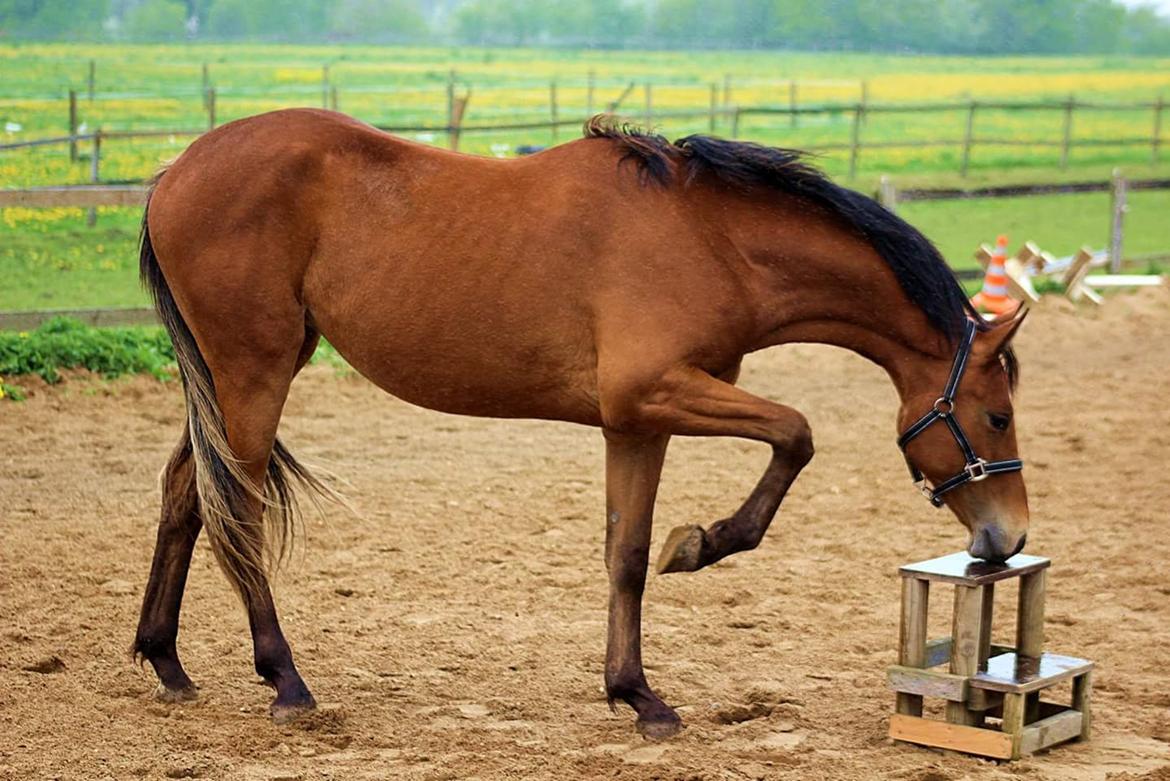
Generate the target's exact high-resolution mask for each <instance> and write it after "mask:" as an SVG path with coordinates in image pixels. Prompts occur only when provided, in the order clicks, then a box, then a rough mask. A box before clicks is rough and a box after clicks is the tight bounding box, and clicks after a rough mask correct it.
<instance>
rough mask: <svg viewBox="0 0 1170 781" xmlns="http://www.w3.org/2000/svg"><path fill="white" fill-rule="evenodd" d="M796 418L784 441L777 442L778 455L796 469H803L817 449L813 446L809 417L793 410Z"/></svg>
mask: <svg viewBox="0 0 1170 781" xmlns="http://www.w3.org/2000/svg"><path fill="white" fill-rule="evenodd" d="M793 415H794V418H793V420H792V423H791V425H790V426H789V427H788V431H786V432H785V434H786V436H785V437H784V438H783V441H782V442H779V443H777V444H776V455H777V456H779V457H782V458H784V459H785V460H786V461H788V462H789V463H791V464H792V465H793V466H794V467H795V468H796V469H798V470H799V469H803V468H804V467H805V466H806V465H808V462H809V461H812V457H813V454H814V453H815V452H816V449H815V448H814V447H813V435H812V427H811V426H809V424H808V419H807V418H806V417H805V416H804V415H802V414H800V413H799V412H796V411H795V410H793Z"/></svg>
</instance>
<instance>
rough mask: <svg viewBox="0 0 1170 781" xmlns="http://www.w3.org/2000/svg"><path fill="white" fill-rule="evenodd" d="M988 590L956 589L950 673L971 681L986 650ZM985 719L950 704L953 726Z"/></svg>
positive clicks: (977, 722)
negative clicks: (984, 605)
mask: <svg viewBox="0 0 1170 781" xmlns="http://www.w3.org/2000/svg"><path fill="white" fill-rule="evenodd" d="M985 588H986V586H974V587H970V586H957V587H956V588H955V615H954V619H953V622H952V631H951V637H952V638H953V639H954V645H953V646H952V648H951V665H950V672H951V674H952V675H957V676H962V677H964V678H969V677H970V676H972V675H974V674H975V673H977V672H978V671H979V653H980V651H982V650H983V595H984V589H985ZM982 720H983V717H982V715H981V714H979V713H978V712H976V711H971V710H969V709H968V708H967V705H966V703H963V702H948V703H947V721H949V722H951V723H952V724H968V725H976V724H979V723H981V722H982Z"/></svg>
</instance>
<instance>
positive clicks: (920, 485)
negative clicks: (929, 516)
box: [914, 477, 934, 502]
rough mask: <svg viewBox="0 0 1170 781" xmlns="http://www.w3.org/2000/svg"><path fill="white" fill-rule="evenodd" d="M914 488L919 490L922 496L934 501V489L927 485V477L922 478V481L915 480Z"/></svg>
mask: <svg viewBox="0 0 1170 781" xmlns="http://www.w3.org/2000/svg"><path fill="white" fill-rule="evenodd" d="M914 487H915V488H917V489H918V492H919V493H920V494H922V495H923V496H925V497H926V498H927V499H929V500H931V501H932V502H933V501H934V489H933V488H931V487H930V486H929V485H927V484H926V478H925V477H924V478H922V479H921V480H915V481H914Z"/></svg>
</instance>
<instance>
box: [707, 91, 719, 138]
mask: <svg viewBox="0 0 1170 781" xmlns="http://www.w3.org/2000/svg"><path fill="white" fill-rule="evenodd" d="M718 111H719V87H718V86H716V84H715V82H711V108H710V109H709V110H708V113H707V132H708V133H712V134H714V133H715V114H716V112H718Z"/></svg>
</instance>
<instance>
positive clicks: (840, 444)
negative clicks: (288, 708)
mask: <svg viewBox="0 0 1170 781" xmlns="http://www.w3.org/2000/svg"><path fill="white" fill-rule="evenodd" d="M1168 330H1170V295H1168V294H1167V292H1166V291H1147V292H1146V293H1143V294H1140V295H1135V296H1131V297H1124V298H1116V299H1113V300H1111V301H1110V302H1109V304H1108V305H1107V307H1105V309H1104V311H1103V312H1100V313H1082V314H1079V315H1078V314H1074V313H1073V312H1072V311H1071V309H1070V307H1069V306H1068V305H1065V304H1064V303H1062V302H1059V301H1054V302H1052V303H1050V304H1049V305H1047V306H1046V307H1045V309H1044V310H1043V311H1040V312H1037V313H1036V314H1035V315H1033V318H1032V321H1031V322H1030V323H1029V324H1028V327H1026V328H1025V329H1024V333H1023V334H1022V335H1021V336H1020V338H1019V340H1018V342H1019V344H1018V347H1019V352H1020V354H1021V360H1022V364H1023V369H1024V375H1023V385H1022V388H1021V391H1020V394H1019V397H1018V404H1017V411H1018V416H1019V421H1020V430H1021V437H1022V443H1021V444H1022V453H1023V456H1024V458H1025V459H1026V460H1027V472H1026V475H1027V480H1028V484H1029V489H1030V493H1031V502H1032V510H1033V519H1032V531H1031V533H1030V535H1029V538H1030V540H1031V542H1030V545H1029V552H1031V553H1039V554H1043V555H1047V556H1050V557H1051V558H1052V559H1053V560H1054V565H1053V569H1052V571H1051V577H1050V581H1049V600H1048V614H1049V619H1050V620H1049V637H1050V642H1049V647H1050V648H1051V649H1052V650H1056V651H1060V652H1064V653H1069V654H1073V655H1078V656H1084V657H1087V658H1090V659H1093V660H1095V661H1096V662H1097V663H1098V664H1099V666H1100V669H1099V672H1098V676H1097V680H1096V690H1095V695H1094V697H1095V699H1094V706H1095V711H1096V735H1095V737H1094V738H1093V740H1092V741H1090V742H1088V743H1081V744H1073V745H1068V746H1065V747H1061V748H1058V749H1056V750H1053V751H1051V752H1047V753H1044V754H1041V755H1038V756H1035V757H1032V758H1029V759H1026V760H1023V761H1020V762H1017V763H1011V764H999V763H995V762H990V761H983V760H979V759H974V758H970V757H964V756H960V755H955V754H948V753H943V752H936V751H931V750H927V749H922V748H916V747H912V746H907V745H901V744H894V743H892V742H891V741H890V740H888V739H887V738H886V736H885V730H886V720H887V716H888V714H889V713H890V711H891V708H892V702H893V697H892V695H891V693H890V692H888V691H887V690H886V689H885V674H884V671H885V668H886V666H887V665H888V664H890V663H892V662H893V660H894V651H893V648H894V645H895V642H896V638H897V614H898V588H899V586H898V578H897V576H896V568H897V566H898V565H899V564H902V563H905V562H909V561H915V560H919V559H924V558H928V557H931V556H934V555H939V554H943V553H948V552H951V551H954V550H958V549H960V548H961V547H962V546H963V545H964V544H965V533H964V531H963V530H962V528H961V527H960V526H959V524H958V523H957V522H956V521H955V520H954V519H953V517H952V516H950V514H949V513H947V512H945V511H935V510H932V509H931V508H930V507H929V506H928V505H927V503H926V502H924V501H922V499H921V498H920V497H919V496H917V495H916V494H915V493H914V492H913V491H912V489H911V486H910V485H909V481H908V480H907V479H906V475H905V472H904V467H903V465H902V463H901V461H900V457H899V454H898V451H897V448H896V447H895V445H894V433H895V432H894V430H893V428H894V426H893V413H894V410H895V397H894V393H893V390H892V388H891V387H890V385H889V383H888V382H887V380H886V378H885V376H884V375H883V374H882V373H881V372H880V371H879V370H878V369H876V368H875V367H873V366H871V365H869V364H867V363H865V362H864V361H862V360H861V359H859V358H856V357H855V356H852V355H850V354H847V353H844V352H841V351H836V350H832V349H828V348H821V347H817V346H797V347H790V348H782V349H778V350H774V351H771V352H769V353H766V354H763V355H759V356H753V357H752V358H751V359H749V362H748V364H747V366H746V372H745V376H744V378H743V384H744V385H745V386H746V387H748V388H750V389H753V390H755V391H757V392H759V393H761V394H763V395H766V396H768V397H770V398H774V399H777V400H783V401H785V402H787V403H790V404H793V405H795V406H796V407H798V408H800V409H801V410H803V411H804V412H805V413H806V414H807V415H808V417H809V418H810V419H811V421H812V423H813V429H814V431H815V433H816V438H817V445H818V454H817V457H816V458H815V459H814V461H813V463H812V464H811V465H810V467H809V468H808V469H807V470H806V472H805V474H804V475H803V476H802V477H801V478H800V480H798V481H797V484H796V486H795V488H794V489H793V491H792V493H791V494H790V496H789V498H788V500H787V503H786V504H785V505H784V507H783V509H782V510H781V515H780V517H779V519H778V520H777V522H776V523H775V524H774V526H773V528H772V531H771V532H770V534H769V536H768V538H767V539H766V540H765V542H764V544H763V545H762V546H761V548H760V549H759V550H757V551H754V552H751V553H747V554H742V555H740V556H738V557H733V559H732V560H728V561H727V562H725V563H722V564H720V565H718V566H716V567H713V568H711V569H709V570H706V571H703V572H701V573H697V574H687V575H670V576H664V577H655V576H652V577H651V579H650V583H649V586H648V589H647V594H646V605H647V608H646V649H645V652H646V659H647V662H648V665H649V673H648V674H649V676H650V679H651V682H652V683H653V684H655V685H656V686H657V687H658V689H659V691H660V692H661V693H662V694H663V695H664V697H665V698H666V699H667V701H668V702H670V703H672V704H675V705H677V706H680V711H681V713H682V714H683V716H684V718H685V719H686V721H687V724H688V729H687V730H686V731H685V732H683V733H682V734H681V735H680V736H678V737H677V738H675V739H672V740H670V741H668V742H665V743H659V744H653V743H646V742H644V741H642V740H641V738H639V737H638V736H637V735H636V733H635V732H634V730H633V717H632V712H631V711H630V710H628V709H626V708H624V707H623V708H622V709H621V710H619V712H618V713H617V714H616V715H615V714H611V713H610V711H609V710H608V709H607V708H606V705H605V700H604V696H603V692H602V686H601V682H602V659H603V651H604V638H605V631H604V626H605V624H604V622H605V602H606V585H605V584H606V580H605V575H604V569H603V565H602V560H601V550H602V535H603V517H604V510H603V485H602V448H601V439H600V436H599V434H598V433H597V432H595V431H590V430H585V429H581V428H577V427H573V426H569V425H562V424H548V423H534V422H500V421H488V420H476V419H462V418H455V417H446V416H442V415H438V414H434V413H430V412H425V411H421V410H419V409H416V408H413V407H409V406H407V405H405V404H403V403H400V402H397V401H395V400H393V399H391V398H388V397H386V396H384V395H382V394H381V393H380V392H378V391H377V390H375V389H374V388H372V387H371V386H369V385H368V384H367V383H366V382H365V381H364V380H361V379H359V378H354V377H349V378H338V377H336V376H334V373H333V372H332V370H330V369H328V368H324V367H314V368H313V369H311V370H310V371H309V372H307V373H306V376H304V377H303V378H301V379H300V380H299V381H298V383H297V385H296V387H295V388H294V393H293V398H292V399H291V401H290V404H289V410H288V414H287V415H286V418H285V423H284V436H285V439H286V441H287V442H288V443H289V444H290V446H291V447H292V448H293V450H294V451H295V452H297V453H298V454H299V455H301V456H302V457H305V458H306V459H307V460H310V461H314V462H317V463H325V464H327V465H330V466H332V468H334V469H335V470H336V471H338V472H340V473H342V474H344V475H345V476H346V477H347V478H348V479H349V480H350V481H351V483H352V485H351V486H350V487H349V489H348V492H349V494H350V495H351V496H352V497H353V499H354V502H355V504H356V505H357V507H358V508H359V509H360V511H361V517H355V516H352V515H349V514H346V513H345V512H344V511H342V510H338V509H332V508H331V509H328V510H327V512H326V516H325V517H324V518H316V517H313V518H310V519H309V520H308V522H307V529H306V532H307V533H306V536H305V544H304V545H302V546H301V549H300V550H301V551H302V553H301V554H299V555H298V556H297V557H296V558H295V560H294V562H293V564H292V565H291V567H290V568H289V569H288V570H287V571H286V572H285V574H284V575H283V576H282V577H281V578H280V579H279V583H278V587H277V599H278V603H279V606H280V608H281V609H282V613H283V618H284V626H285V630H286V632H287V634H288V635H289V637H290V640H291V642H292V644H293V648H294V652H295V653H296V654H297V658H298V662H299V664H300V667H301V670H302V672H303V674H304V675H305V677H306V679H307V680H308V681H309V683H310V685H311V686H312V687H313V689H314V691H315V693H316V695H317V698H318V700H319V701H320V702H321V703H322V704H323V707H322V709H321V711H320V713H319V714H318V715H317V716H316V717H315V718H313V719H311V720H310V721H309V722H308V723H307V724H305V725H301V726H298V727H277V726H274V725H272V724H271V723H270V722H269V720H268V717H267V715H266V711H267V705H268V701H269V699H270V694H269V691H268V690H267V689H265V688H263V687H261V686H259V685H257V680H258V679H257V678H256V676H255V674H254V672H253V671H252V669H251V649H250V645H249V639H248V633H247V628H246V623H245V620H244V616H243V612H242V610H241V609H240V607H239V605H238V604H237V602H236V600H235V597H234V596H233V595H232V593H231V592H230V590H229V588H228V586H227V585H226V583H225V581H224V580H223V578H222V577H221V575H220V574H219V572H218V571H217V570H216V568H215V566H214V564H213V563H212V561H211V557H210V555H209V553H208V551H207V549H206V547H205V546H204V545H203V544H202V542H201V544H200V548H199V550H198V551H197V552H196V557H195V563H194V566H193V569H192V573H191V579H190V584H189V587H188V591H187V601H186V604H185V612H184V616H183V625H182V630H183V631H182V634H181V635H180V652H181V654H182V655H183V658H184V661H185V662H186V665H187V668H188V670H189V672H190V673H191V675H192V677H193V678H195V680H196V681H197V682H198V683H199V684H200V686H201V696H200V699H199V701H198V702H196V703H194V704H191V705H185V706H167V705H162V704H159V703H155V702H154V701H153V700H152V698H151V692H152V690H153V688H154V680H153V676H152V674H151V673H150V672H149V670H140V669H139V668H137V667H135V666H134V665H133V664H132V662H131V660H130V659H129V657H128V655H127V648H128V646H129V644H130V640H131V639H132V636H133V632H134V626H135V622H136V618H137V611H138V605H139V598H140V592H141V589H142V586H143V584H144V582H145V579H146V575H147V570H148V566H149V561H150V555H151V550H152V546H153V534H154V529H153V519H154V518H155V514H156V512H157V509H156V502H157V495H156V489H155V477H156V475H157V473H158V470H159V468H160V467H161V465H162V463H163V461H164V459H165V457H166V455H167V453H168V451H169V449H170V447H171V445H172V442H173V440H174V438H175V436H176V433H177V431H178V428H179V421H180V416H181V402H180V398H179V392H178V389H177V388H176V387H175V386H174V385H160V384H157V383H154V382H152V381H148V380H144V379H141V378H139V379H134V380H128V381H121V382H113V383H106V382H100V381H76V380H75V381H72V382H70V383H67V384H66V385H65V386H63V387H59V388H55V389H52V390H48V391H42V392H40V393H37V394H36V395H35V396H34V397H33V398H32V399H30V400H29V401H28V402H26V403H23V404H10V403H6V404H3V405H0V778H3V779H10V778H11V779H18V778H19V779H24V778H46V779H48V778H62V779H69V778H119V779H120V778H208V779H269V780H271V781H275V780H276V779H319V778H321V779H365V778H407V779H454V778H478V779H513V778H597V777H618V778H632V779H696V780H697V779H724V778H728V779H741V778H743V779H747V778H780V779H909V780H910V781H947V780H948V779H966V778H970V779H1002V778H1026V779H1061V780H1064V779H1073V780H1074V781H1076V780H1077V779H1103V778H1111V779H1126V780H1127V781H1133V780H1135V779H1145V780H1146V781H1153V780H1154V779H1160V780H1164V779H1167V778H1170V567H1168V565H1167V561H1168V560H1170V517H1168V515H1167V511H1168V510H1170V499H1168V497H1167V486H1168V480H1167V477H1166V471H1165V470H1166V455H1167V451H1168V448H1170V425H1168V424H1170V413H1168V411H1167V405H1166V403H1165V398H1164V397H1165V389H1166V387H1167V382H1168V380H1170V340H1167V338H1166V333H1167V331H1168ZM765 457H766V452H765V450H764V448H763V447H762V446H757V445H752V444H747V443H742V442H737V441H730V440H720V441H698V440H685V439H676V440H675V441H674V442H673V443H672V446H671V453H670V455H669V457H668V460H667V467H666V472H665V477H664V484H663V488H662V491H661V494H660V501H659V510H658V522H657V527H656V533H655V550H657V545H658V543H659V542H660V541H661V540H662V539H664V537H665V535H666V533H667V532H668V531H669V530H670V529H671V528H672V527H673V526H674V525H676V524H679V523H686V522H702V523H706V522H708V521H710V520H713V519H715V518H718V517H722V516H723V515H725V514H726V513H727V512H728V511H729V510H730V509H732V508H734V507H735V506H736V505H737V504H738V502H739V501H740V500H741V499H742V498H743V497H744V496H745V495H746V493H747V492H748V490H749V489H750V487H751V485H752V484H753V483H754V481H755V479H756V478H757V477H758V476H759V473H760V471H761V470H762V469H763V466H764V462H765ZM948 596H949V595H945V594H944V596H943V597H941V598H937V599H936V600H934V601H935V605H936V607H937V610H936V611H935V612H934V614H933V616H932V621H934V623H935V624H937V626H936V627H934V629H935V630H936V631H934V632H932V633H933V634H942V627H943V626H944V622H945V620H946V611H947V609H948V608H949V605H948V604H946V603H947V602H948V599H947V598H946V597H948ZM999 604H1000V605H1001V606H1002V609H1001V611H1000V612H1001V614H1002V615H1001V616H1000V620H999V621H998V623H999V625H1000V626H999V628H998V632H997V639H1005V640H1006V639H1008V637H1009V636H1010V635H1009V630H1008V629H1007V628H1006V627H1007V626H1008V622H1009V621H1010V619H1011V613H1012V609H1011V606H1012V605H1013V604H1014V600H1013V599H1012V594H1011V592H1010V589H1009V590H1007V591H1006V592H1005V593H1003V594H1001V595H1000V601H999ZM54 660H58V661H54ZM30 668H37V669H38V670H40V671H39V672H38V671H34V670H33V669H30Z"/></svg>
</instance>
